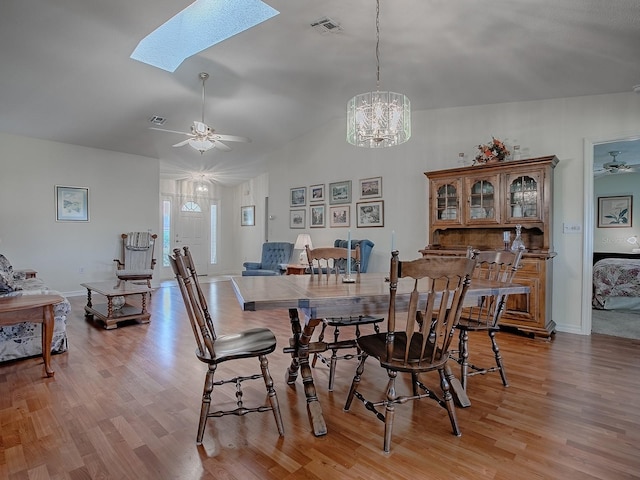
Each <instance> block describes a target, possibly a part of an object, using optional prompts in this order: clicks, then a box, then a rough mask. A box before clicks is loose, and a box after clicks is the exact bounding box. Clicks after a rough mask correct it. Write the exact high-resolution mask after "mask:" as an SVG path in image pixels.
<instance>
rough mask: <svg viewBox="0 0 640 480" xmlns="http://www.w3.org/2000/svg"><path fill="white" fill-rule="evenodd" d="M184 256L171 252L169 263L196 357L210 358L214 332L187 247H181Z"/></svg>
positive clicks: (214, 338)
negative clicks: (180, 295) (194, 342)
mask: <svg viewBox="0 0 640 480" xmlns="http://www.w3.org/2000/svg"><path fill="white" fill-rule="evenodd" d="M183 250H184V255H183V254H182V253H181V252H180V249H179V248H175V249H174V250H173V253H174V255H173V256H171V255H170V256H169V262H170V263H171V267H172V268H173V271H174V273H175V274H176V279H177V281H178V286H179V287H180V293H181V294H182V298H183V300H184V304H185V307H186V309H187V314H188V316H189V322H190V323H191V329H192V330H193V334H194V336H195V339H196V344H197V346H198V352H197V354H198V356H199V357H203V358H211V357H212V356H213V343H214V342H215V340H216V331H215V328H214V327H213V322H212V321H211V316H210V314H209V308H208V307H207V301H206V299H205V296H204V294H203V293H202V289H201V287H200V282H199V281H198V275H197V273H196V268H195V265H194V263H193V258H192V257H191V252H190V251H189V247H186V246H185V247H183Z"/></svg>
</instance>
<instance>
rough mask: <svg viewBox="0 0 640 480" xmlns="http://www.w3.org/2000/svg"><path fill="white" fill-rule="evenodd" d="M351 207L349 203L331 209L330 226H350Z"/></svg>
mask: <svg viewBox="0 0 640 480" xmlns="http://www.w3.org/2000/svg"><path fill="white" fill-rule="evenodd" d="M350 217H351V207H350V206H349V205H339V206H337V207H331V208H330V209H329V226H330V227H348V226H350V224H351V219H350Z"/></svg>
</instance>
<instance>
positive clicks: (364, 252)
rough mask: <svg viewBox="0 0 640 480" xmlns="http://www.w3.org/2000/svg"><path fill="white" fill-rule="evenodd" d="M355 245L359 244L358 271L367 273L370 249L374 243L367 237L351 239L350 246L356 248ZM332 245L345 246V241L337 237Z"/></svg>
mask: <svg viewBox="0 0 640 480" xmlns="http://www.w3.org/2000/svg"><path fill="white" fill-rule="evenodd" d="M356 245H360V273H367V267H368V266H369V256H370V255H371V250H373V246H374V243H373V242H372V241H371V240H367V239H364V240H351V248H356ZM333 246H334V247H340V248H347V241H346V240H340V239H338V240H336V241H335V242H333Z"/></svg>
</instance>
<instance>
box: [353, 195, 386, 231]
mask: <svg viewBox="0 0 640 480" xmlns="http://www.w3.org/2000/svg"><path fill="white" fill-rule="evenodd" d="M356 215H357V218H356V220H357V223H356V226H358V227H384V200H376V201H374V202H358V203H356Z"/></svg>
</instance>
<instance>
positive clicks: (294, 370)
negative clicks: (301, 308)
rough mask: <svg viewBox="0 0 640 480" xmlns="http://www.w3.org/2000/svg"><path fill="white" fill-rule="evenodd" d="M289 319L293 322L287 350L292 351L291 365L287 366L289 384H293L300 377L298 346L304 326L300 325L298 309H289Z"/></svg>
mask: <svg viewBox="0 0 640 480" xmlns="http://www.w3.org/2000/svg"><path fill="white" fill-rule="evenodd" d="M289 321H290V322H291V334H292V336H291V338H290V339H289V348H288V349H286V350H285V351H290V352H291V365H289V367H288V368H287V378H286V381H287V385H293V384H294V383H296V378H298V369H299V368H300V364H299V363H298V346H299V344H300V333H301V332H302V328H301V327H300V318H299V317H298V309H297V308H290V309H289Z"/></svg>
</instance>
